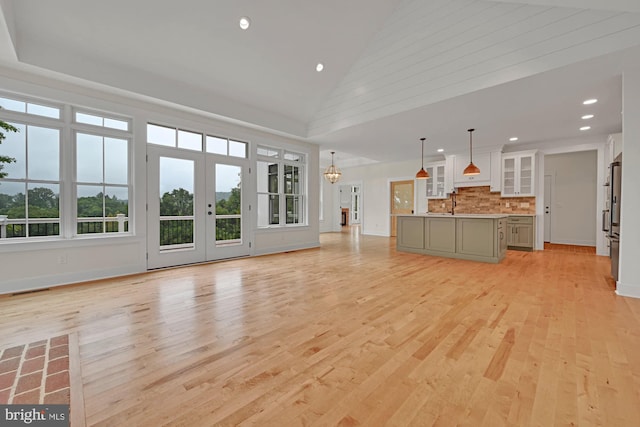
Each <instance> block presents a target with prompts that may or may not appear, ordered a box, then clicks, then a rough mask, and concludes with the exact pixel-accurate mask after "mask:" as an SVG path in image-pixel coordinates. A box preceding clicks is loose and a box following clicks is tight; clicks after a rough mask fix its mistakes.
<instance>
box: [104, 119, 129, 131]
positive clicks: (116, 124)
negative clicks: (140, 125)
mask: <svg viewBox="0 0 640 427" xmlns="http://www.w3.org/2000/svg"><path fill="white" fill-rule="evenodd" d="M104 127H106V128H111V129H118V130H129V122H127V121H126V120H116V119H110V118H108V117H105V118H104Z"/></svg>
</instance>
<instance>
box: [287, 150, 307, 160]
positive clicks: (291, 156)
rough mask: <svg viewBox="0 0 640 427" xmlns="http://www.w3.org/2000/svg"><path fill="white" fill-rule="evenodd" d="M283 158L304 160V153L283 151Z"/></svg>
mask: <svg viewBox="0 0 640 427" xmlns="http://www.w3.org/2000/svg"><path fill="white" fill-rule="evenodd" d="M284 159H285V160H292V161H294V162H302V161H304V154H299V153H289V152H286V153H284Z"/></svg>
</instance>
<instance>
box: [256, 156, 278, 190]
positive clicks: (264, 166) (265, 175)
mask: <svg viewBox="0 0 640 427" xmlns="http://www.w3.org/2000/svg"><path fill="white" fill-rule="evenodd" d="M257 169H258V193H277V192H278V164H277V163H268V162H258V163H257Z"/></svg>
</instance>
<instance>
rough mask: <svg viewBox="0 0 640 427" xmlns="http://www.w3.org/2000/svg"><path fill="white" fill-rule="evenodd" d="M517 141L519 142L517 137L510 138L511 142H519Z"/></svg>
mask: <svg viewBox="0 0 640 427" xmlns="http://www.w3.org/2000/svg"><path fill="white" fill-rule="evenodd" d="M517 140H518V137H517V136H514V137H512V138H509V141H511V142H514V141H517Z"/></svg>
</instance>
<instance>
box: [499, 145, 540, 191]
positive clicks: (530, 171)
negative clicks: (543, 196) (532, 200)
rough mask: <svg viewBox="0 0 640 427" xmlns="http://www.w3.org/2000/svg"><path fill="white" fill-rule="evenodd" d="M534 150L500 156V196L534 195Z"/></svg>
mask: <svg viewBox="0 0 640 427" xmlns="http://www.w3.org/2000/svg"><path fill="white" fill-rule="evenodd" d="M535 164H536V153H535V151H526V152H519V153H509V154H504V155H503V156H502V197H528V196H535Z"/></svg>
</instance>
